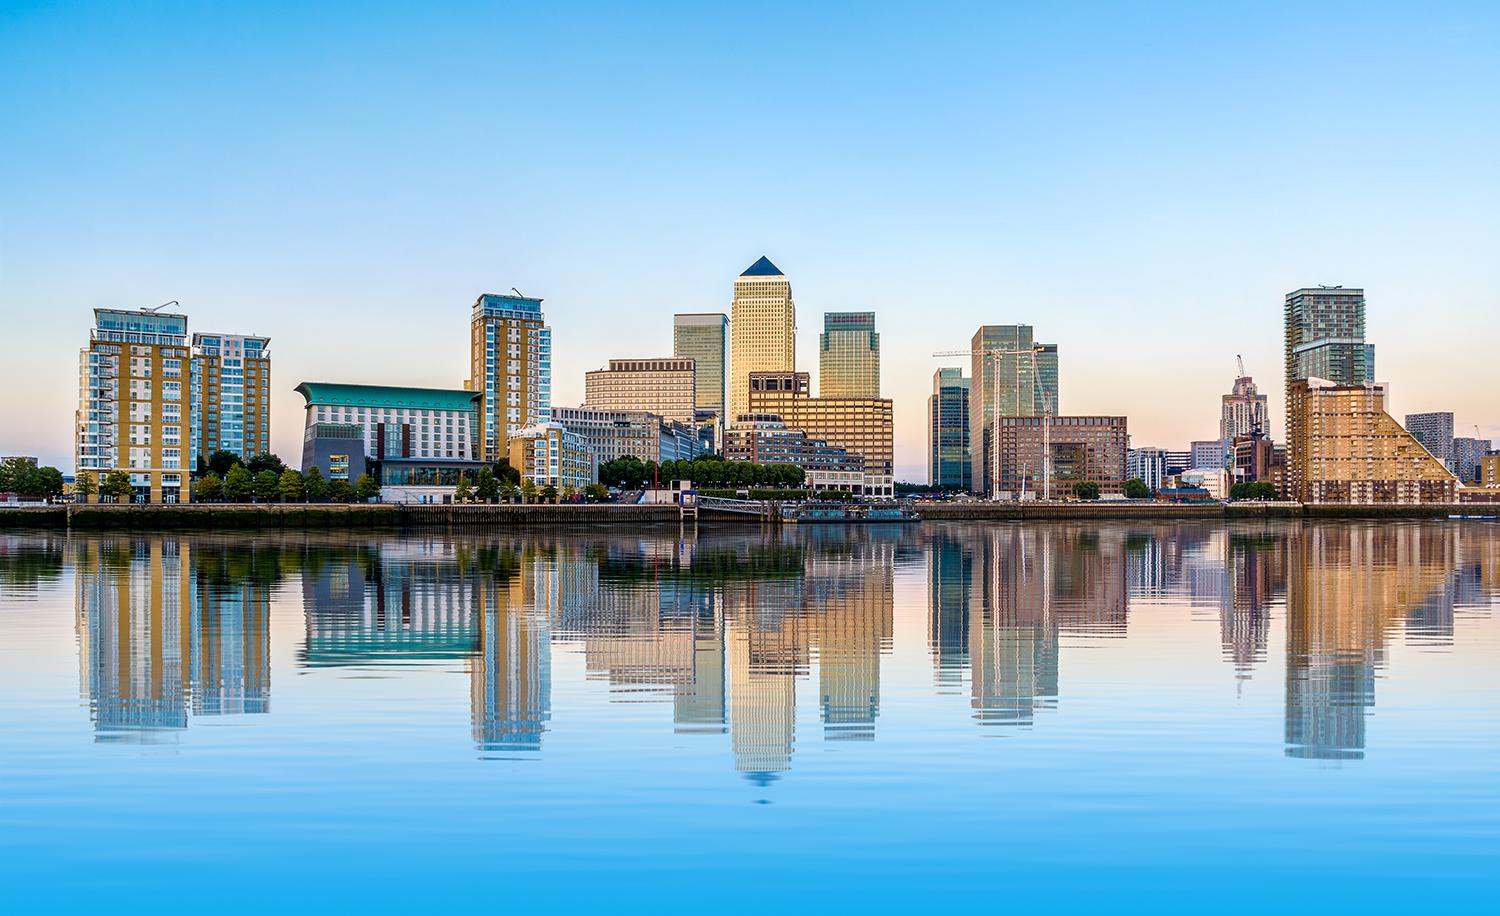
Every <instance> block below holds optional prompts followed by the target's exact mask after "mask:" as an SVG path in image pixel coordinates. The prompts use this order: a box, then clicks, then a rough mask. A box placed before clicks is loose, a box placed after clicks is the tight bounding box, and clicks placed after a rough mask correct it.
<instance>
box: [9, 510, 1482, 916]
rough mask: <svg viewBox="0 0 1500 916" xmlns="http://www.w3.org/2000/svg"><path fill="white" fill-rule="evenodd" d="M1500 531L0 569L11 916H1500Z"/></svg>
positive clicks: (1227, 531) (466, 543)
mask: <svg viewBox="0 0 1500 916" xmlns="http://www.w3.org/2000/svg"><path fill="white" fill-rule="evenodd" d="M1497 591H1500V526H1497V525H1495V524H1493V523H1485V522H1457V521H1449V522H1421V523H1417V522H1412V523H1395V524H1392V523H1381V524H1371V523H1316V524H1313V523H1306V524H1302V523H1274V524H1271V523H1268V524H1256V525H1244V526H1240V525H1231V526H1224V525H1199V524H1182V525H1110V524H1104V525H1089V526H1082V525H1074V524H1061V523H1060V524H1029V525H1025V526H1022V525H995V526H976V525H933V524H927V525H922V526H908V527H904V528H900V527H893V528H885V527H866V528H837V527H829V528H820V527H804V528H788V529H785V530H782V531H770V530H760V529H753V528H729V529H708V528H705V529H703V530H702V531H700V532H699V533H698V534H697V535H696V536H693V535H692V534H691V533H689V534H688V535H687V536H686V537H682V536H680V535H679V532H678V531H677V530H676V529H661V530H655V531H647V532H626V531H622V530H620V529H618V528H593V529H578V530H561V531H538V530H528V531H519V532H514V533H493V532H491V533H483V534H480V533H474V534H468V533H463V534H452V535H450V534H433V535H421V536H406V537H396V536H380V535H369V536H365V535H349V534H343V533H338V534H310V535H305V536H304V535H300V534H299V535H291V536H280V535H276V536H262V535H246V536H238V537H223V536H209V535H122V536H72V537H64V536H62V535H58V534H41V533H38V534H24V533H23V534H8V535H0V905H3V907H4V908H5V909H6V910H7V911H8V912H41V911H48V912H57V911H76V910H85V909H87V910H93V911H102V910H105V909H107V910H108V911H109V912H138V911H149V912H155V913H161V912H183V911H189V910H191V911H203V912H210V913H222V912H259V913H266V912H271V913H274V912H278V911H282V912H301V911H306V910H310V909H324V910H328V911H336V912H342V911H364V912H385V911H409V912H428V911H433V910H436V909H438V908H442V907H450V906H453V905H455V904H458V905H462V904H470V905H472V904H478V905H480V906H482V907H484V908H485V909H486V910H492V911H497V912H527V911H580V910H585V909H599V910H604V911H610V912H653V913H660V912H678V911H685V910H692V911H697V912H759V913H766V912H801V911H807V910H812V909H819V910H830V909H833V910H837V911H846V910H847V911H858V910H862V911H875V912H880V911H888V910H896V911H905V912H927V911H934V910H942V909H951V908H957V907H966V908H967V907H972V906H976V905H977V906H980V907H983V908H984V909H983V910H982V911H983V912H989V911H996V910H1004V909H1015V908H1020V907H1025V908H1028V909H1035V910H1037V911H1046V912H1051V911H1065V910H1078V909H1084V908H1088V909H1089V910H1095V911H1097V910H1099V909H1100V908H1108V909H1110V910H1120V909H1124V910H1127V911H1129V910H1136V909H1146V910H1155V911H1161V910H1185V909H1190V908H1191V909H1193V910H1198V911H1212V912H1222V911H1230V912H1250V911H1257V912H1264V911H1266V910H1267V909H1268V908H1271V907H1277V908H1284V909H1288V910H1292V911H1300V910H1303V909H1315V910H1318V911H1333V912H1348V911H1366V912H1379V911H1387V910H1401V911H1406V912H1411V911H1412V909H1413V907H1420V908H1422V909H1423V910H1424V911H1425V910H1427V909H1430V908H1433V907H1439V906H1450V905H1452V906H1460V905H1461V906H1464V907H1465V908H1466V909H1468V910H1471V911H1481V910H1487V909H1489V908H1490V907H1493V906H1494V905H1495V897H1496V891H1497V889H1500V879H1497V875H1500V855H1497V854H1500V702H1497V701H1500V624H1497V619H1496V618H1497V608H1500V598H1497Z"/></svg>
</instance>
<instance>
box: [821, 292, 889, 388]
mask: <svg viewBox="0 0 1500 916" xmlns="http://www.w3.org/2000/svg"><path fill="white" fill-rule="evenodd" d="M818 394H819V395H821V396H823V397H825V398H878V397H880V335H879V334H877V333H876V332H875V313H874V312H826V313H824V315H823V333H822V334H821V335H819V337H818Z"/></svg>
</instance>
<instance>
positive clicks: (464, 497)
mask: <svg viewBox="0 0 1500 916" xmlns="http://www.w3.org/2000/svg"><path fill="white" fill-rule="evenodd" d="M473 498H474V488H473V487H471V486H469V478H468V475H466V474H459V475H458V486H456V487H454V488H453V501H454V502H456V503H466V502H468V501H469V500H471V499H473Z"/></svg>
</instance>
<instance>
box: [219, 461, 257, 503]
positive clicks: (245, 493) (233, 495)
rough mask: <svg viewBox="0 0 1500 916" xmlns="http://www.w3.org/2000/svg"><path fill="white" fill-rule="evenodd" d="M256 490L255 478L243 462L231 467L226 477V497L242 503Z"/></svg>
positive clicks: (231, 500)
mask: <svg viewBox="0 0 1500 916" xmlns="http://www.w3.org/2000/svg"><path fill="white" fill-rule="evenodd" d="M254 490H255V478H254V477H252V476H250V471H249V470H248V469H247V468H246V467H245V466H244V465H243V464H237V465H235V466H234V467H232V468H230V469H229V473H228V474H227V475H225V477H224V497H225V498H226V499H228V500H229V501H230V502H234V503H242V502H244V501H245V500H247V499H249V498H250V494H251V493H252V492H254Z"/></svg>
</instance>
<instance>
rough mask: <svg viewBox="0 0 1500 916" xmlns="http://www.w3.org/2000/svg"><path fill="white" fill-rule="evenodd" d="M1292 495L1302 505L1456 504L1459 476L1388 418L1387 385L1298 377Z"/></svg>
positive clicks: (1290, 457) (1292, 397) (1291, 437)
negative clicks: (1345, 383) (1454, 502)
mask: <svg viewBox="0 0 1500 916" xmlns="http://www.w3.org/2000/svg"><path fill="white" fill-rule="evenodd" d="M1287 395H1288V397H1287V401H1288V406H1289V407H1290V410H1289V411H1288V413H1287V473H1286V487H1287V496H1288V497H1289V498H1291V499H1295V500H1298V501H1300V502H1304V503H1314V504H1321V503H1332V504H1352V505H1383V504H1399V505H1415V504H1419V503H1451V502H1453V501H1454V500H1455V498H1456V496H1455V494H1456V492H1457V488H1458V479H1457V478H1456V477H1454V476H1453V474H1452V473H1451V472H1450V471H1449V470H1448V469H1447V468H1446V467H1444V466H1443V463H1442V462H1441V461H1439V460H1438V459H1437V458H1436V457H1435V456H1433V454H1432V453H1431V452H1429V451H1427V449H1425V448H1423V447H1422V444H1421V443H1420V442H1418V441H1417V439H1416V437H1415V436H1413V435H1412V434H1411V433H1409V432H1407V431H1406V429H1405V428H1403V427H1402V426H1401V424H1400V423H1398V422H1396V419H1395V418H1394V417H1392V416H1391V415H1390V414H1388V413H1386V409H1385V405H1386V390H1385V386H1384V385H1379V384H1368V385H1340V384H1337V383H1335V382H1331V381H1328V380H1327V379H1321V378H1310V379H1294V380H1293V381H1292V382H1291V384H1290V385H1289V387H1288V391H1287Z"/></svg>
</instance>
